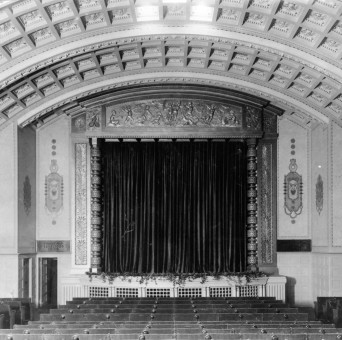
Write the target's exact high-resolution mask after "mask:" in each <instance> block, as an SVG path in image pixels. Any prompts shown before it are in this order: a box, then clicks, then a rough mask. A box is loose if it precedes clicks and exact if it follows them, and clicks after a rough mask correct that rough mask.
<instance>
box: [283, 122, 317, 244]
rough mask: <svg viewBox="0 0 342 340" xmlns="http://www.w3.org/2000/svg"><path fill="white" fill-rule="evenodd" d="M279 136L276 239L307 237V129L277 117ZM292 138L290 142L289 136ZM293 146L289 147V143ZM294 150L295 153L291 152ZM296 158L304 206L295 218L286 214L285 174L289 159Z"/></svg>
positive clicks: (308, 235)
mask: <svg viewBox="0 0 342 340" xmlns="http://www.w3.org/2000/svg"><path fill="white" fill-rule="evenodd" d="M278 130H279V140H278V147H279V150H278V155H279V156H278V239H307V238H309V237H310V233H311V232H310V228H309V214H310V210H311V207H310V204H309V202H310V199H309V194H310V192H311V191H309V188H308V185H309V184H310V182H308V179H309V164H308V162H309V157H308V150H309V133H308V130H307V129H306V128H304V127H302V126H300V125H299V124H297V123H295V122H293V121H291V120H290V118H287V117H285V118H283V119H281V120H279V127H278ZM292 139H294V140H295V142H294V143H292V142H291V140H292ZM292 144H294V146H295V148H294V149H292V148H291V145H292ZM291 151H292V152H295V154H294V155H293V154H291ZM293 158H294V159H296V164H297V166H298V169H297V173H298V174H299V175H301V176H302V181H303V196H302V199H303V209H302V212H301V213H300V214H299V215H298V216H297V217H296V218H294V219H292V218H291V217H290V216H288V215H287V214H286V213H285V210H284V176H285V175H287V174H288V173H289V172H290V170H289V164H290V160H291V159H293Z"/></svg>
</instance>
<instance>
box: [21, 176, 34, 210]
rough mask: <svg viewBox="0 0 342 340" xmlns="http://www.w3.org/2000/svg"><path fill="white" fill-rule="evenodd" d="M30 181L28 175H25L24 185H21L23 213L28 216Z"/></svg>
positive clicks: (29, 208)
mask: <svg viewBox="0 0 342 340" xmlns="http://www.w3.org/2000/svg"><path fill="white" fill-rule="evenodd" d="M31 189H32V188H31V183H30V178H29V177H28V176H26V177H25V181H24V186H23V202H24V209H25V213H26V215H27V216H28V215H29V214H30V211H31V192H32V191H31Z"/></svg>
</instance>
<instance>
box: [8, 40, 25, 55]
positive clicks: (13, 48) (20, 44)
mask: <svg viewBox="0 0 342 340" xmlns="http://www.w3.org/2000/svg"><path fill="white" fill-rule="evenodd" d="M26 47H28V44H27V42H26V41H25V40H24V39H23V38H20V39H18V40H15V41H13V42H11V43H9V44H7V45H5V48H6V50H8V51H9V53H10V54H15V53H16V52H18V51H19V50H22V49H26Z"/></svg>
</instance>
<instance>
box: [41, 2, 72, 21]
mask: <svg viewBox="0 0 342 340" xmlns="http://www.w3.org/2000/svg"><path fill="white" fill-rule="evenodd" d="M46 9H47V12H48V13H49V14H50V16H51V18H52V20H55V19H57V18H58V17H64V16H65V15H69V14H73V12H72V10H71V9H70V5H69V4H68V2H67V1H61V2H57V3H56V4H53V5H50V6H47V7H46Z"/></svg>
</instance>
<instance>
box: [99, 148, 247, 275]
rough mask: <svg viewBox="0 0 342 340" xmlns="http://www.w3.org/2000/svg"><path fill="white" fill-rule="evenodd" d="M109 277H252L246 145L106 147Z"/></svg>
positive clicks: (105, 249) (105, 255)
mask: <svg viewBox="0 0 342 340" xmlns="http://www.w3.org/2000/svg"><path fill="white" fill-rule="evenodd" d="M102 148H103V150H102V151H103V171H104V237H103V262H104V270H105V271H106V272H116V273H132V274H134V273H136V274H143V273H160V274H161V273H202V272H207V273H208V272H212V273H223V272H242V271H245V270H246V187H247V170H246V169H247V160H246V144H245V142H243V141H229V142H228V141H226V142H165V143H164V142H148V143H142V142H136V143H130V142H118V143H104V144H103V147H102Z"/></svg>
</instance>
